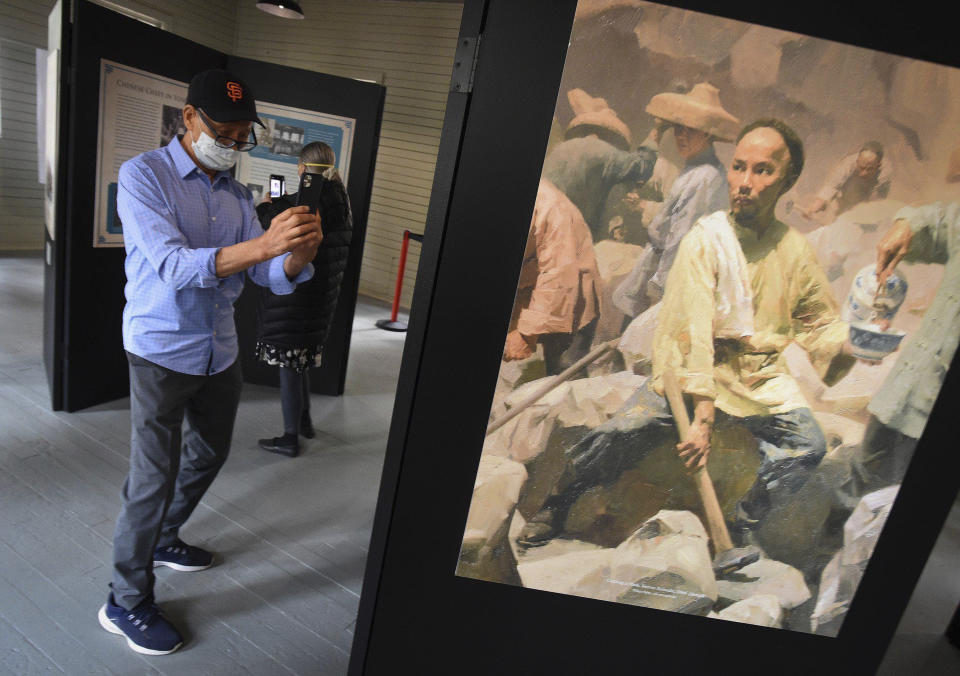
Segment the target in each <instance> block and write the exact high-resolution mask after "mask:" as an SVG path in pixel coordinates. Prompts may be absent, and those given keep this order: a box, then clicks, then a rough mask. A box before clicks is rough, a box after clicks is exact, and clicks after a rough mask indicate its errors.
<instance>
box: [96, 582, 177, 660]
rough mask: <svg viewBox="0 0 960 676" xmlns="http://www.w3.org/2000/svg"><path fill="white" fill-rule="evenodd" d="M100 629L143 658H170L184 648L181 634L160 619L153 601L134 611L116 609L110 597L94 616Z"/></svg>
mask: <svg viewBox="0 0 960 676" xmlns="http://www.w3.org/2000/svg"><path fill="white" fill-rule="evenodd" d="M97 619H99V620H100V626H101V627H103V628H104V629H106V630H107V631H109V632H110V633H111V634H120V635H122V636H125V637H126V638H127V645H129V646H130V648H131V649H132V650H134V651H136V652H138V653H141V654H143V655H169V654H170V653H172V652H173V651H174V650H176V649H177V648H179V647H180V646H181V645H182V644H183V638H182V637H181V636H180V632H178V631H177V630H176V627H174V626H173V625H172V624H170V622H169V621H168V620H167V618H165V617H164V616H163V614H162V613H161V612H160V609H159V608H158V607H157V604H155V603H154V602H153V597H152V596H151V597H150V598H148V599H146V600H144V601H143V602H142V603H140V605H138V606H137V607H136V608H134V609H133V610H126V609H125V608H123V607H121V606H118V605H115V604H114V602H113V594H110V596H109V597H108V598H107V602H106V603H105V604H103V607H101V608H100V612H99V613H97Z"/></svg>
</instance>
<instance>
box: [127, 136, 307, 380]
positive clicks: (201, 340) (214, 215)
mask: <svg viewBox="0 0 960 676" xmlns="http://www.w3.org/2000/svg"><path fill="white" fill-rule="evenodd" d="M117 211H118V213H119V215H120V220H121V221H122V223H123V241H124V246H125V247H126V249H127V259H126V264H125V270H126V273H127V285H126V288H125V290H124V293H125V295H126V298H127V304H126V306H125V307H124V309H123V346H124V348H125V349H126V350H127V351H128V352H132V353H133V354H136V355H138V356H140V357H143V358H144V359H146V360H148V361H152V362H153V363H155V364H159V365H161V366H164V367H166V368H168V369H171V370H173V371H178V372H180V373H188V374H193V375H210V374H213V373H219V372H220V371H223V370H224V369H226V368H227V367H229V366H230V365H231V364H233V362H234V361H235V360H236V358H237V354H238V348H237V327H236V324H235V323H234V320H233V304H234V302H235V301H236V300H237V298H239V297H240V292H241V291H242V290H243V274H244V273H238V274H235V275H231V276H230V277H226V278H224V279H220V278H218V277H217V276H216V267H215V262H214V259H215V257H216V255H217V250H218V249H220V248H222V247H225V246H230V245H233V244H238V243H239V242H244V241H246V240H249V239H253V238H255V237H258V236H260V235H261V234H263V228H262V227H261V226H260V221H259V220H258V219H257V214H256V211H255V210H254V207H253V199H252V197H251V195H250V191H249V190H247V189H246V187H244V186H243V185H241V184H240V183H238V182H237V181H236V180H235V179H234V178H233V177H232V176H230V174H229V173H228V172H225V171H221V172H219V173H217V175H216V176H214V179H213V182H212V184H211V181H210V179H209V178H208V177H207V175H206V174H204V173H203V172H202V171H201V170H200V169H199V168H198V167H197V165H196V164H195V163H194V161H193V160H192V159H190V156H189V155H187V153H186V151H185V150H184V149H183V147H182V146H181V145H180V141H179V139H177V138H176V137H174V139H173V140H172V141H171V142H170V143H169V144H168V145H167V146H166V147H164V148H158V149H157V150H151V151H150V152H146V153H143V154H142V155H138V156H137V157H134V158H133V159H131V160H128V161H126V162H124V163H123V165H122V166H121V167H120V176H119V186H118V191H117ZM288 255H289V254H286V255H284V256H277V257H276V258H272V259H270V260H268V261H266V262H264V263H260V264H259V265H255V266H253V267H252V268H250V269H249V270H247V274H249V276H250V278H251V279H253V281H254V282H256V283H257V284H259V285H261V286H267V287H269V288H270V290H271V291H273V292H274V293H276V294H281V295H282V294H288V293H291V292H292V291H293V289H294V288H296V285H297V284H298V283H299V282H304V281H306V280H308V279H310V278H311V277H312V276H313V266H312V265H308V266H307V267H306V268H304V270H303V272H301V273H300V275H299V276H297V278H296V279H295V280H293V281H292V282H291V281H290V280H289V279H287V275H286V273H285V272H284V271H283V261H284V259H285V258H286V256H288Z"/></svg>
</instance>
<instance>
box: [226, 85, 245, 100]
mask: <svg viewBox="0 0 960 676" xmlns="http://www.w3.org/2000/svg"><path fill="white" fill-rule="evenodd" d="M227 96H229V97H230V100H231V101H233V102H234V103H236V102H237V101H239V100H240V99H242V98H243V87H241V86H240V85H239V84H237V83H236V82H228V83H227Z"/></svg>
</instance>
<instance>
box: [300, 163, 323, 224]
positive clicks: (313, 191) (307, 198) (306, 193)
mask: <svg viewBox="0 0 960 676" xmlns="http://www.w3.org/2000/svg"><path fill="white" fill-rule="evenodd" d="M325 180H326V179H325V178H324V177H323V175H322V174H312V173H310V172H309V171H305V172H303V174H301V175H300V189H299V190H298V191H297V206H298V207H299V206H303V205H306V206H308V207H310V212H311V213H314V214H315V213H317V212H319V211H320V191H321V190H322V189H323V182H324V181H325Z"/></svg>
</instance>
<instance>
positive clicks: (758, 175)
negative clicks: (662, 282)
mask: <svg viewBox="0 0 960 676" xmlns="http://www.w3.org/2000/svg"><path fill="white" fill-rule="evenodd" d="M802 168H803V143H802V141H801V140H800V139H799V137H797V135H796V133H795V132H794V131H793V130H792V129H790V128H789V127H788V126H787V125H786V124H784V123H783V122H781V121H779V120H773V119H767V120H758V121H756V122H754V123H752V124H750V125H747V126H746V127H745V128H744V129H743V130H742V131H741V132H740V134H739V136H738V138H737V147H736V150H735V151H734V156H733V160H732V162H731V164H730V167H729V169H728V171H727V181H728V182H729V185H730V210H729V211H718V212H715V213H713V214H710V215H708V216H704V217H703V218H701V219H700V220H699V221H698V222H697V223H696V224H695V225H694V227H693V228H692V229H691V230H690V232H689V233H688V234H687V235H686V237H684V239H683V241H682V243H681V244H680V247H679V250H678V252H677V257H676V260H675V262H674V264H673V267H672V269H671V270H670V274H669V276H668V278H667V284H666V289H665V294H664V299H663V309H662V310H661V313H660V319H659V324H658V326H657V330H656V333H655V338H654V350H653V377H652V378H651V379H650V381H648V382H647V383H646V384H645V385H644V386H643V387H641V388H640V390H639V391H638V392H637V393H636V394H634V396H633V397H631V399H630V400H629V401H628V402H627V403H626V404H625V405H624V407H623V409H622V410H621V411H620V412H619V413H618V414H617V415H616V416H614V417H613V418H611V419H610V420H609V421H607V422H606V423H604V424H603V425H601V426H599V427H597V428H595V429H594V430H592V431H591V432H590V433H589V434H588V435H587V436H586V437H585V438H584V439H582V440H581V441H580V442H578V443H577V444H575V445H574V446H573V447H571V448H569V449H568V450H567V456H568V460H569V462H568V468H567V471H566V472H565V474H564V477H563V478H562V479H561V481H560V484H559V486H558V489H557V492H556V493H555V494H554V495H553V496H552V497H551V498H549V499H548V500H547V502H546V503H545V504H544V507H543V509H542V510H541V511H540V513H538V514H537V515H536V516H535V517H534V518H533V519H531V521H530V523H529V524H527V527H526V529H525V531H524V533H523V534H522V536H521V538H520V541H521V542H522V543H523V544H525V545H527V546H533V545H538V544H543V543H544V542H546V541H547V540H549V539H551V538H552V537H554V536H556V535H558V534H559V533H560V532H561V530H562V528H563V524H564V521H565V519H566V514H567V512H568V510H569V508H570V506H571V505H572V504H573V503H574V502H575V501H576V499H577V498H578V497H579V496H580V495H581V494H583V493H584V492H585V491H586V490H587V489H589V488H591V487H593V486H598V485H609V484H611V483H613V482H614V481H616V480H617V478H619V476H620V475H621V474H622V473H623V472H624V471H626V470H628V469H630V468H631V467H633V466H634V465H635V464H636V463H637V462H638V461H639V460H641V459H642V458H643V457H644V456H645V455H646V454H647V453H649V452H650V451H651V450H653V449H654V448H656V447H657V446H658V445H661V444H662V443H664V442H665V441H667V440H668V439H670V438H671V437H672V438H673V440H674V441H676V440H677V439H676V432H675V431H674V429H675V428H674V422H673V418H672V416H671V413H670V409H669V407H668V405H667V402H666V400H665V399H664V397H663V373H664V372H665V371H666V370H671V371H673V372H674V374H675V375H676V376H677V379H678V381H679V383H680V386H681V389H682V390H683V393H684V394H685V395H686V396H687V400H688V401H689V402H690V403H692V405H693V422H692V423H691V425H690V431H689V433H688V435H687V437H686V438H685V439H681V440H679V441H680V443H678V444H677V451H678V453H679V455H680V458H681V459H682V460H683V462H684V463H685V465H686V466H687V468H688V469H690V470H691V471H693V470H696V469H698V468H700V467H703V466H705V465H706V463H707V459H708V458H709V455H710V437H711V434H712V432H713V431H714V430H715V429H717V428H719V427H722V426H727V425H731V424H739V425H743V426H745V427H746V428H747V429H748V430H749V431H750V432H751V434H753V436H754V437H755V438H756V439H757V441H758V445H759V450H760V453H761V455H762V462H761V466H760V470H759V473H758V477H757V480H756V482H755V483H754V485H753V487H752V488H751V489H750V491H749V492H748V493H747V495H746V496H744V497H743V499H741V501H740V503H739V504H738V506H737V513H736V518H735V521H734V523H733V524H732V526H733V530H734V531H735V532H738V533H741V534H744V533H746V532H748V531H751V530H755V529H756V528H758V527H759V525H760V524H761V523H762V520H763V519H764V517H765V516H766V515H767V514H768V513H769V511H770V509H771V508H772V507H773V506H774V505H775V504H777V503H782V502H783V501H785V500H786V499H787V498H788V497H789V496H791V495H793V494H794V493H795V492H796V491H797V490H798V489H799V488H800V487H801V486H802V485H803V484H804V483H805V482H806V480H807V479H808V478H809V476H810V474H811V472H812V471H813V469H814V468H816V466H817V465H818V464H819V462H820V460H821V459H822V458H823V456H824V454H825V453H826V441H825V439H824V436H823V432H822V431H821V429H820V426H819V425H818V423H817V421H816V420H815V418H814V417H813V413H812V412H811V410H810V407H809V404H808V403H807V402H806V400H805V399H804V397H803V395H802V394H801V392H800V389H799V387H798V386H797V383H796V381H795V380H794V379H793V377H792V376H791V375H790V373H789V371H788V370H787V366H786V361H785V359H784V357H783V351H784V349H785V348H786V347H787V346H788V345H789V344H790V343H792V342H796V343H797V344H798V345H799V346H800V347H802V348H803V349H804V350H805V351H806V352H807V354H808V356H809V357H810V361H811V363H812V364H813V366H814V367H815V368H816V370H817V372H818V373H819V375H820V377H821V378H822V379H823V381H824V382H825V383H827V384H832V383H835V382H836V381H838V380H839V379H840V378H842V377H843V376H844V375H845V374H846V373H847V372H848V371H849V369H850V368H851V367H852V366H853V364H854V362H855V358H854V357H853V356H852V348H851V346H850V344H849V341H848V334H849V327H848V325H847V324H846V323H845V322H843V321H842V320H841V319H840V318H839V314H838V307H837V303H836V301H835V299H834V298H833V295H832V293H831V291H830V284H829V282H828V281H827V278H826V275H825V274H824V272H823V269H822V268H821V267H820V264H819V263H818V262H817V259H816V256H815V254H814V252H813V250H812V249H811V247H810V245H809V244H808V243H807V241H806V239H805V238H804V237H803V236H802V235H801V234H800V233H799V232H797V231H795V230H792V229H791V228H789V227H788V226H786V225H785V224H783V223H781V222H780V221H778V220H777V219H776V217H775V216H774V211H775V209H776V205H777V201H778V200H779V198H780V196H781V195H783V194H784V193H785V192H786V191H787V190H789V189H790V187H791V186H793V184H794V183H795V182H796V180H797V178H798V176H799V175H800V171H801V169H802Z"/></svg>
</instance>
